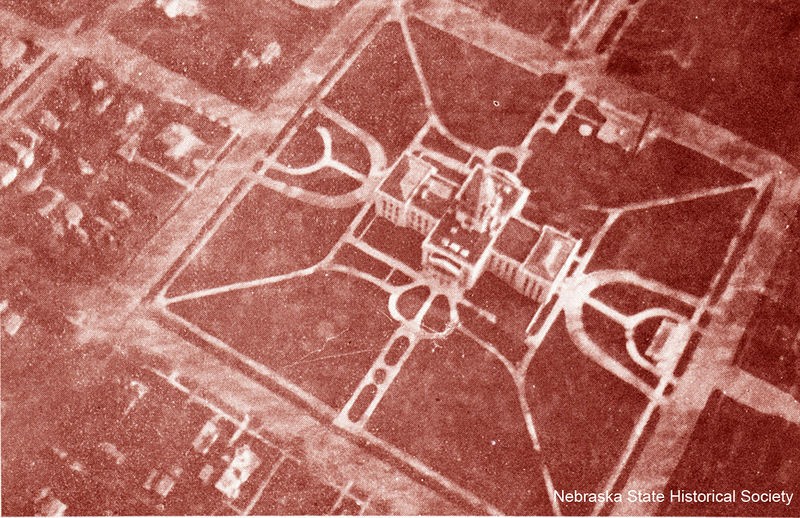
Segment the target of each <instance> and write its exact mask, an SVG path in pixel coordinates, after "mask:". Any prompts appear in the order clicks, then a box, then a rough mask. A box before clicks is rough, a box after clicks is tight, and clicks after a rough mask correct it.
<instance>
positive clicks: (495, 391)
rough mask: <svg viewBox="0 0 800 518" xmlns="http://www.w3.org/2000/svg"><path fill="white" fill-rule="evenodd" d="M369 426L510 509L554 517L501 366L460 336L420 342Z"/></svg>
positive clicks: (427, 462)
mask: <svg viewBox="0 0 800 518" xmlns="http://www.w3.org/2000/svg"><path fill="white" fill-rule="evenodd" d="M367 425H368V428H369V430H370V431H371V432H373V433H374V434H376V435H377V436H378V437H380V438H382V439H384V440H387V441H389V442H390V443H392V444H394V445H396V446H398V447H400V448H401V449H402V450H404V451H406V452H408V453H410V454H411V455H414V456H415V457H418V458H419V459H421V460H422V461H424V462H425V463H426V464H427V465H429V466H431V467H432V468H433V469H435V470H436V471H438V472H440V473H442V474H443V475H445V476H446V477H448V478H450V479H451V480H453V481H455V482H457V483H458V484H460V485H461V486H463V487H465V488H466V489H469V490H471V491H473V492H474V493H475V494H477V495H478V496H480V497H482V498H484V499H486V500H487V501H488V502H490V503H492V504H493V505H495V506H496V507H498V508H499V509H501V510H502V511H504V512H506V513H508V514H516V515H524V514H534V515H536V514H551V513H552V509H551V508H550V502H549V500H548V497H547V492H546V489H545V486H544V479H543V477H542V471H541V466H540V458H539V456H538V455H537V454H536V453H535V451H534V449H533V445H532V443H531V438H530V436H529V435H528V432H527V431H526V429H525V423H524V421H523V418H522V412H521V410H520V405H519V401H518V400H517V392H516V390H515V388H514V385H513V383H512V381H511V377H510V376H509V375H508V374H507V372H506V371H505V369H504V368H503V366H502V365H501V364H500V362H499V361H497V360H496V359H495V358H493V357H492V356H491V355H490V354H489V353H487V352H485V351H484V350H483V349H482V348H481V347H480V346H479V345H477V344H476V343H474V342H473V341H471V340H470V339H469V338H467V337H465V336H464V335H462V334H460V333H454V334H452V335H450V336H449V337H448V338H447V339H446V340H437V341H435V342H423V343H420V344H419V345H417V347H416V349H415V350H414V352H413V353H412V354H411V357H410V358H409V359H408V362H407V363H406V364H405V366H404V367H403V370H402V371H401V373H400V375H399V377H398V378H397V379H396V380H395V382H394V384H393V385H392V387H391V388H390V389H389V391H388V393H387V394H386V396H385V397H384V399H383V400H382V401H381V404H380V405H379V406H378V408H377V410H376V412H375V413H374V414H373V415H372V417H371V419H370V420H369V422H368V424H367Z"/></svg>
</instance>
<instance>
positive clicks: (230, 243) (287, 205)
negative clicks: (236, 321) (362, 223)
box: [168, 186, 358, 295]
mask: <svg viewBox="0 0 800 518" xmlns="http://www.w3.org/2000/svg"><path fill="white" fill-rule="evenodd" d="M357 212H358V208H357V207H356V208H352V209H341V210H331V209H323V208H320V207H316V206H313V205H308V204H306V203H303V202H301V201H298V200H295V199H292V198H288V197H286V196H284V195H282V194H280V193H278V192H276V191H273V190H272V189H268V188H266V187H262V186H256V187H254V188H253V190H252V191H251V192H249V193H248V194H247V196H246V197H245V198H244V200H242V202H241V203H240V204H239V205H238V206H237V207H236V209H234V211H233V213H232V214H231V215H230V216H229V217H228V219H227V220H225V222H224V223H223V224H222V226H221V227H220V228H219V230H217V232H216V233H215V234H214V236H213V237H212V238H211V240H210V241H209V242H208V243H206V245H205V246H204V247H203V248H202V249H201V250H200V251H199V252H198V253H197V255H196V256H195V257H194V259H193V260H192V261H191V262H190V263H189V264H188V265H187V267H186V269H185V270H184V271H183V272H182V273H181V275H179V276H178V277H177V279H175V281H174V283H173V284H172V286H171V287H170V289H169V292H168V294H169V295H178V294H181V293H186V292H190V291H194V290H198V289H203V288H212V287H214V286H221V285H223V284H230V283H234V282H239V281H247V280H253V279H258V278H262V277H269V276H272V275H280V274H284V273H288V272H293V271H296V270H300V269H302V268H306V267H308V266H312V265H313V264H316V263H318V262H319V261H320V260H322V259H323V258H324V257H325V256H326V255H327V254H328V252H330V250H331V248H332V247H333V245H334V244H335V243H336V242H337V241H338V240H339V238H340V237H341V236H342V233H343V232H344V231H345V229H347V226H348V225H349V224H350V222H351V221H352V219H353V217H354V216H355V215H356V213H357Z"/></svg>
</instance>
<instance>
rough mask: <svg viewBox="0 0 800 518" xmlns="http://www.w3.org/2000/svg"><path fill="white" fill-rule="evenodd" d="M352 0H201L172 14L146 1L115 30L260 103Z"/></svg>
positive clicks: (177, 67) (211, 83)
mask: <svg viewBox="0 0 800 518" xmlns="http://www.w3.org/2000/svg"><path fill="white" fill-rule="evenodd" d="M350 4H352V2H350V1H349V0H344V1H342V2H340V4H339V6H337V7H336V8H333V9H323V10H313V9H308V8H305V7H301V6H299V5H297V4H295V3H294V2H292V1H291V0H269V1H267V2H265V1H262V0H242V1H238V2H234V3H231V2H228V1H225V0H204V1H203V2H202V4H201V5H202V7H201V10H200V12H199V13H198V14H196V15H195V16H177V17H175V18H170V17H168V16H167V15H166V14H165V12H164V10H163V9H159V8H157V7H156V6H155V2H144V3H142V4H141V5H140V6H138V7H136V8H134V9H132V10H130V11H128V12H127V13H126V14H124V15H123V16H122V17H121V18H120V19H119V20H116V22H115V23H114V25H113V27H112V32H113V33H114V35H115V36H116V37H117V38H119V39H120V40H122V41H123V42H125V43H127V44H129V45H131V46H133V47H136V48H138V49H139V50H141V51H142V52H144V53H145V54H147V55H148V56H150V57H151V58H153V59H154V60H155V61H157V62H159V63H161V64H162V65H164V66H165V67H167V68H169V69H171V70H173V71H174V72H177V73H179V74H185V75H187V76H188V77H189V78H191V79H194V80H195V81H197V82H198V83H200V84H201V85H202V86H204V87H205V88H208V89H209V90H211V91H212V92H214V93H216V94H219V95H221V96H223V97H226V98H228V99H230V100H231V101H233V102H236V103H240V104H243V105H245V106H247V107H249V108H260V107H263V106H265V105H267V104H268V103H269V100H270V97H271V94H272V93H273V92H275V90H277V89H278V88H279V87H280V86H281V85H282V84H283V83H284V82H285V81H286V80H287V79H288V77H289V74H290V73H291V72H292V70H294V68H295V67H296V66H297V65H299V64H300V63H302V61H303V60H304V59H305V58H306V57H307V56H308V55H309V54H310V53H311V51H313V49H314V46H315V45H317V44H318V43H319V41H320V40H322V38H323V37H324V36H325V35H326V34H327V32H328V31H329V30H330V29H331V28H332V27H333V25H334V24H335V23H336V21H338V20H339V19H340V18H341V17H342V16H343V15H344V13H346V12H347V8H348V7H349V5H350Z"/></svg>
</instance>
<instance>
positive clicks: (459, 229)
mask: <svg viewBox="0 0 800 518" xmlns="http://www.w3.org/2000/svg"><path fill="white" fill-rule="evenodd" d="M491 241H492V236H491V234H489V233H488V232H476V231H473V230H469V229H467V228H464V227H463V226H462V225H461V223H459V222H458V220H457V219H456V211H455V210H454V209H452V208H451V209H450V210H448V211H447V213H446V214H445V216H444V217H443V218H442V219H441V221H439V224H438V225H436V227H435V228H434V229H433V233H431V235H430V238H429V242H430V243H431V244H432V245H435V246H436V247H437V248H440V249H441V250H442V252H444V253H447V254H448V255H451V256H453V257H457V258H458V261H459V262H461V263H463V264H471V265H472V264H475V263H477V262H478V259H479V258H480V257H481V256H482V255H483V253H484V252H485V251H486V248H487V247H488V246H489V243H490V242H491Z"/></svg>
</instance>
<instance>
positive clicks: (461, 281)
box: [376, 154, 580, 303]
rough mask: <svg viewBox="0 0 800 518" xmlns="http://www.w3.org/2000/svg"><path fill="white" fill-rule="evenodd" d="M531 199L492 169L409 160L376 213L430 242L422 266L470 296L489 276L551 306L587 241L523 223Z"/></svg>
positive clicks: (393, 175) (387, 186)
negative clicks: (484, 276)
mask: <svg viewBox="0 0 800 518" xmlns="http://www.w3.org/2000/svg"><path fill="white" fill-rule="evenodd" d="M529 193H530V191H529V190H528V189H527V188H526V187H524V186H523V185H522V184H521V183H520V181H519V179H518V178H517V177H516V176H514V175H513V174H511V173H509V172H507V171H504V170H502V169H498V168H495V167H492V166H490V165H486V164H483V163H477V164H475V165H473V166H472V167H470V168H467V167H466V166H465V167H464V168H463V169H462V170H461V171H453V170H449V169H447V168H445V167H443V166H439V167H437V166H436V165H434V164H433V163H431V162H428V161H427V160H425V159H423V158H421V157H419V156H416V155H412V154H405V155H403V156H402V157H401V158H400V160H398V162H397V163H396V164H395V166H394V167H393V169H392V170H391V171H390V173H389V175H387V177H386V179H385V180H384V181H383V183H382V184H381V187H380V188H379V190H378V197H377V200H376V213H377V215H378V216H380V217H383V218H386V219H388V220H389V221H391V222H392V223H394V224H395V225H398V226H402V227H407V228H411V229H413V230H415V231H416V232H418V233H420V234H422V235H424V236H425V240H424V241H423V243H422V266H423V268H425V270H426V271H427V272H428V273H429V274H431V275H432V276H434V277H436V278H437V279H438V280H439V282H441V283H443V284H456V285H458V286H459V287H461V288H462V289H464V290H467V289H469V288H471V287H473V286H474V285H475V283H476V282H477V280H478V278H479V277H480V276H481V274H482V273H483V272H484V271H486V270H489V271H490V272H492V273H493V274H495V275H496V276H497V277H499V278H500V279H502V280H503V281H505V282H507V283H508V284H509V285H510V286H512V287H513V288H514V289H515V290H517V291H518V292H520V293H521V294H523V295H525V296H526V297H529V298H531V299H533V300H535V301H536V302H538V303H545V302H546V301H547V300H549V299H550V298H551V297H552V295H553V294H554V293H555V290H556V289H557V287H558V286H559V284H560V283H561V281H562V280H563V279H564V278H565V277H566V275H567V274H568V272H569V269H570V267H571V266H572V265H573V264H574V261H575V259H576V256H577V253H578V250H579V248H580V240H578V239H575V238H574V237H572V236H570V235H569V234H567V233H565V232H561V231H559V230H557V229H555V228H553V227H551V226H544V227H541V226H539V225H536V224H535V223H532V222H530V221H527V220H525V219H524V218H522V216H521V212H522V209H523V207H524V206H525V203H526V202H527V199H528V195H529Z"/></svg>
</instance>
